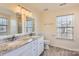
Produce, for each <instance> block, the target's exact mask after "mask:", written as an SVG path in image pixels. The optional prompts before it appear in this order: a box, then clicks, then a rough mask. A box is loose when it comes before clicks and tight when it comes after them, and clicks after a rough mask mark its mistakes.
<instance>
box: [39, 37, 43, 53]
mask: <svg viewBox="0 0 79 59" xmlns="http://www.w3.org/2000/svg"><path fill="white" fill-rule="evenodd" d="M43 51H44V38H43V37H40V38H38V55H40V54H41V53H42V52H43Z"/></svg>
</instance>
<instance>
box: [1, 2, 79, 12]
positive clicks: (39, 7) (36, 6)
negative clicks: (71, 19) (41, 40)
mask: <svg viewBox="0 0 79 59" xmlns="http://www.w3.org/2000/svg"><path fill="white" fill-rule="evenodd" d="M60 4H62V3H17V4H16V3H9V4H8V3H4V4H3V3H0V8H12V7H14V6H15V5H21V6H24V7H25V8H27V9H29V10H31V11H32V10H33V11H35V12H44V11H45V10H46V9H47V10H48V11H51V10H53V11H54V10H59V9H62V8H65V7H69V8H70V7H77V6H78V7H79V4H78V3H66V4H65V5H63V6H60Z"/></svg>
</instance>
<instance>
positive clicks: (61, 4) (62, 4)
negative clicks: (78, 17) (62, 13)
mask: <svg viewBox="0 0 79 59" xmlns="http://www.w3.org/2000/svg"><path fill="white" fill-rule="evenodd" d="M66 4H67V3H60V4H59V6H64V5H66Z"/></svg>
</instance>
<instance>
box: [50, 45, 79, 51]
mask: <svg viewBox="0 0 79 59" xmlns="http://www.w3.org/2000/svg"><path fill="white" fill-rule="evenodd" d="M49 46H51V47H53V46H54V47H58V48H63V49H67V50H71V51H76V52H79V49H71V48H67V47H62V46H57V45H49Z"/></svg>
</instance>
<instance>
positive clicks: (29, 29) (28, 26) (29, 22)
mask: <svg viewBox="0 0 79 59" xmlns="http://www.w3.org/2000/svg"><path fill="white" fill-rule="evenodd" d="M33 31H34V24H33V19H32V18H27V20H26V32H29V33H31V32H33Z"/></svg>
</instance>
